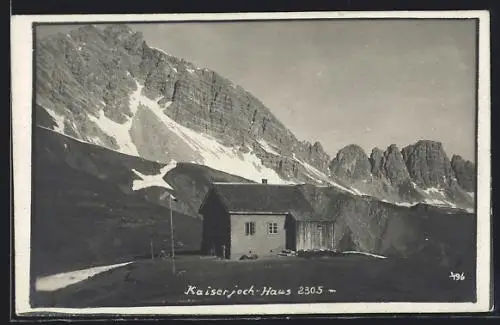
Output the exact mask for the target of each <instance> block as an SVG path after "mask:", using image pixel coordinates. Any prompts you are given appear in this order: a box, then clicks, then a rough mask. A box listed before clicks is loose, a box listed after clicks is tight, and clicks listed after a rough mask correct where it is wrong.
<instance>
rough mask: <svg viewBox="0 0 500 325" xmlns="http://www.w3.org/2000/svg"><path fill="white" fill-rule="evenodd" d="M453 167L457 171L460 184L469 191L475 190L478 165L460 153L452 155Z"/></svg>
mask: <svg viewBox="0 0 500 325" xmlns="http://www.w3.org/2000/svg"><path fill="white" fill-rule="evenodd" d="M451 168H452V169H453V171H454V173H455V177H456V178H457V181H458V184H459V185H460V186H462V187H463V188H464V189H465V190H466V191H467V192H474V191H475V189H476V167H475V165H474V164H473V163H472V162H470V161H468V160H464V159H463V158H462V157H461V156H459V155H453V157H451Z"/></svg>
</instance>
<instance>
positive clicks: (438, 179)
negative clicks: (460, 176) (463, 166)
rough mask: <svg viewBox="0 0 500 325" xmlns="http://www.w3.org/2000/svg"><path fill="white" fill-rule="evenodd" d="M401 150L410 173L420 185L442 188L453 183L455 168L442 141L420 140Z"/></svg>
mask: <svg viewBox="0 0 500 325" xmlns="http://www.w3.org/2000/svg"><path fill="white" fill-rule="evenodd" d="M401 152H402V154H403V158H404V162H405V164H406V166H407V168H408V173H409V174H410V176H411V178H412V180H413V181H414V182H415V183H416V184H417V185H418V186H421V187H423V188H427V187H435V188H440V187H447V186H449V185H450V184H451V181H452V179H453V178H454V175H453V170H452V168H451V164H450V160H449V158H448V156H447V155H446V152H445V151H444V149H443V145H442V144H441V143H440V142H436V141H428V140H420V141H418V142H417V143H415V144H413V145H409V146H407V147H405V148H403V150H402V151H401Z"/></svg>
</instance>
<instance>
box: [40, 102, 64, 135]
mask: <svg viewBox="0 0 500 325" xmlns="http://www.w3.org/2000/svg"><path fill="white" fill-rule="evenodd" d="M44 109H45V111H47V113H49V115H50V116H51V117H52V118H53V119H54V122H55V123H56V126H55V127H54V129H53V130H54V131H56V132H58V133H64V116H61V115H59V114H57V113H56V112H54V111H53V110H51V109H48V108H47V107H44Z"/></svg>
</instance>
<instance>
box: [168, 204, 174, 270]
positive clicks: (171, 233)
mask: <svg viewBox="0 0 500 325" xmlns="http://www.w3.org/2000/svg"><path fill="white" fill-rule="evenodd" d="M169 197H170V240H171V246H172V273H173V274H174V275H175V248H174V219H173V215H172V195H169Z"/></svg>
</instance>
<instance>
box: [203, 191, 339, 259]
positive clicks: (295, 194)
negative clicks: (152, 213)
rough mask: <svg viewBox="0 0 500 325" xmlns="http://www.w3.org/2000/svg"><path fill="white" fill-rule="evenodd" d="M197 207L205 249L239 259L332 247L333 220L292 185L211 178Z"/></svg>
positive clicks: (208, 252) (204, 250)
mask: <svg viewBox="0 0 500 325" xmlns="http://www.w3.org/2000/svg"><path fill="white" fill-rule="evenodd" d="M199 212H200V213H201V214H202V216H203V238H202V251H203V252H204V253H205V254H210V253H212V254H215V255H217V256H219V257H223V258H227V259H240V258H241V257H242V256H243V255H247V254H256V255H258V256H270V255H277V254H278V253H280V252H281V251H283V250H284V249H290V250H312V249H326V250H332V249H333V248H334V240H333V238H334V223H333V220H331V219H330V220H328V218H325V216H321V215H318V214H316V213H315V212H314V210H313V208H312V206H311V204H310V203H309V202H308V201H307V199H306V198H305V197H304V195H303V194H302V192H301V191H300V189H299V187H298V186H296V185H274V184H266V183H264V184H261V183H214V184H213V186H212V187H211V189H210V190H209V191H208V192H207V194H206V196H205V198H204V200H203V203H202V204H201V206H200V209H199Z"/></svg>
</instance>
